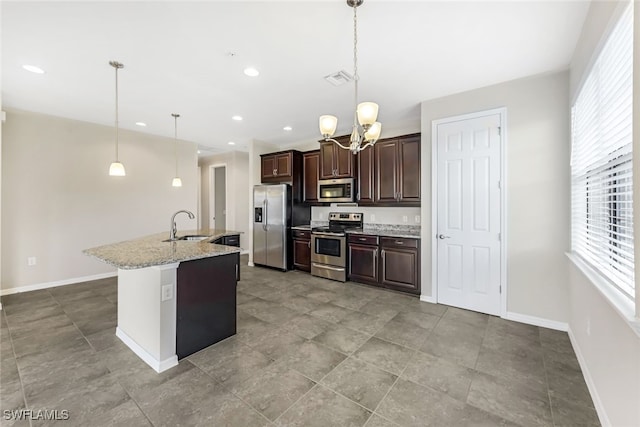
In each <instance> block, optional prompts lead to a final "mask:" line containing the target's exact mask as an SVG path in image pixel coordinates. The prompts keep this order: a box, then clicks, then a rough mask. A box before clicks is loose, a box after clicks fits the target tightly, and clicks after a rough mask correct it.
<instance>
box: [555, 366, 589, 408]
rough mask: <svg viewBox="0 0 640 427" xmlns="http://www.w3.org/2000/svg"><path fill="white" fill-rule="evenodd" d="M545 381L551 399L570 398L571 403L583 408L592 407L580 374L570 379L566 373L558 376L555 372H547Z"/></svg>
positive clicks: (585, 384)
mask: <svg viewBox="0 0 640 427" xmlns="http://www.w3.org/2000/svg"><path fill="white" fill-rule="evenodd" d="M547 381H548V382H549V396H551V398H557V397H559V398H563V397H565V396H571V399H572V400H573V401H575V402H578V403H579V404H581V405H583V406H590V407H593V401H592V399H591V394H590V393H589V388H588V387H587V383H586V382H585V381H584V377H583V376H582V373H580V374H579V375H578V374H576V377H575V378H571V377H570V376H568V375H566V372H565V373H564V374H558V373H557V372H555V371H548V372H547Z"/></svg>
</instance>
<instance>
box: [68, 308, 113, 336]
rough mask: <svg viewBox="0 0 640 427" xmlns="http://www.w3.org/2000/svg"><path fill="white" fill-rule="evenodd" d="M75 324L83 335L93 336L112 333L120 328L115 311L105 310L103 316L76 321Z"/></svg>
mask: <svg viewBox="0 0 640 427" xmlns="http://www.w3.org/2000/svg"><path fill="white" fill-rule="evenodd" d="M74 322H75V324H76V326H77V327H78V329H80V332H82V334H83V335H92V334H95V333H97V332H101V331H105V330H109V331H112V330H114V329H115V327H116V326H118V313H117V311H115V310H114V311H111V310H105V312H104V313H102V314H101V315H97V316H95V317H93V316H91V317H87V318H82V319H78V320H74Z"/></svg>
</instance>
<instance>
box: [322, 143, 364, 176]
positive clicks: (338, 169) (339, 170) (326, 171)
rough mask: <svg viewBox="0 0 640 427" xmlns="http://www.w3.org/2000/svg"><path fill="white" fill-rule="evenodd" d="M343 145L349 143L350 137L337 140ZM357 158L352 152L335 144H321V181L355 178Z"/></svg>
mask: <svg viewBox="0 0 640 427" xmlns="http://www.w3.org/2000/svg"><path fill="white" fill-rule="evenodd" d="M336 140H337V141H339V142H340V143H342V144H343V145H347V144H348V143H349V137H348V136H347V137H340V138H337V139H336ZM355 157H356V156H354V155H353V154H351V151H349V150H345V149H342V148H340V147H338V146H337V145H336V144H335V143H334V142H321V143H320V179H331V178H353V177H355V169H356V168H355V163H356V159H355Z"/></svg>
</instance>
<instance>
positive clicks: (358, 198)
mask: <svg viewBox="0 0 640 427" xmlns="http://www.w3.org/2000/svg"><path fill="white" fill-rule="evenodd" d="M356 200H360V192H359V191H358V195H357V196H356Z"/></svg>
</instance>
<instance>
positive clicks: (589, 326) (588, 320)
mask: <svg viewBox="0 0 640 427" xmlns="http://www.w3.org/2000/svg"><path fill="white" fill-rule="evenodd" d="M587 335H588V336H591V319H587Z"/></svg>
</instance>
